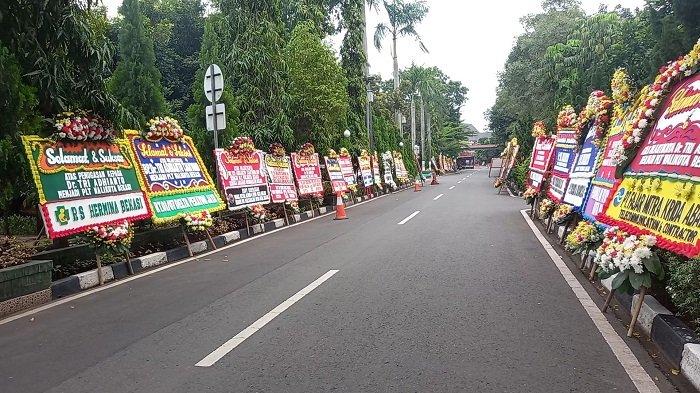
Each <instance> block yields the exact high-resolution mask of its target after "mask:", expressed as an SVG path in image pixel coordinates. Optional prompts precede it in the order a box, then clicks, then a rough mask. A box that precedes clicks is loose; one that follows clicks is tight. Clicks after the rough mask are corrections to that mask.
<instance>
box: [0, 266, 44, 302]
mask: <svg viewBox="0 0 700 393" xmlns="http://www.w3.org/2000/svg"><path fill="white" fill-rule="evenodd" d="M52 269H53V262H51V261H32V262H29V263H25V264H23V265H18V266H11V267H8V268H5V269H0V302H2V301H5V300H8V299H12V298H16V297H19V296H24V295H28V294H30V293H34V292H39V291H42V290H44V289H47V288H49V286H50V285H51V270H52Z"/></svg>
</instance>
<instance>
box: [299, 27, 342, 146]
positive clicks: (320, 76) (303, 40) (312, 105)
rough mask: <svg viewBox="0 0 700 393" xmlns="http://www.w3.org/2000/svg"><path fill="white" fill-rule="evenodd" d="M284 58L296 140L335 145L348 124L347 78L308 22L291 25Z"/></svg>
mask: <svg viewBox="0 0 700 393" xmlns="http://www.w3.org/2000/svg"><path fill="white" fill-rule="evenodd" d="M285 58H286V62H287V65H288V67H289V95H290V111H289V113H290V120H291V125H292V128H293V129H294V135H295V139H296V141H297V142H298V143H303V142H306V141H314V143H315V145H316V147H317V148H318V150H319V151H321V152H325V151H326V150H327V149H328V148H337V146H338V143H339V141H340V138H341V136H342V133H343V131H344V130H345V126H346V124H347V122H346V120H347V119H346V113H347V110H348V95H347V92H346V90H345V86H346V84H347V80H346V79H345V76H344V75H343V70H342V69H341V68H340V65H339V64H338V62H337V60H336V59H335V55H334V54H333V52H332V51H331V50H330V48H328V47H327V46H326V45H324V44H323V42H322V41H321V39H320V38H319V33H318V30H316V27H315V26H314V24H313V23H312V22H311V21H307V22H303V23H300V24H298V25H297V27H295V28H294V31H293V32H292V35H291V38H290V40H289V43H288V44H287V47H286V48H285Z"/></svg>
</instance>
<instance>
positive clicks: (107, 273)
mask: <svg viewBox="0 0 700 393" xmlns="http://www.w3.org/2000/svg"><path fill="white" fill-rule="evenodd" d="M407 188H408V187H403V188H399V189H397V190H396V191H394V192H400V191H403V190H406V189H407ZM384 194H388V192H380V193H378V196H379V195H384ZM375 198H376V197H375ZM375 198H369V197H365V196H361V197H357V198H356V200H357V203H359V202H363V201H368V200H370V199H375ZM349 205H350V206H351V205H354V203H352V202H351V203H349ZM332 211H335V206H320V207H318V208H317V209H314V210H309V211H305V212H301V213H298V214H292V215H290V216H289V223H290V224H296V223H299V222H302V221H306V220H309V219H311V218H314V217H318V216H320V215H323V214H326V213H329V212H332ZM285 226H287V224H286V223H285V220H284V218H278V219H275V220H272V221H269V222H266V223H262V224H254V225H251V226H250V236H249V235H248V231H247V230H246V229H238V230H235V231H231V232H227V233H223V234H221V235H217V236H212V240H213V241H214V244H215V245H216V247H217V248H219V247H222V246H225V245H228V244H231V243H234V242H237V241H239V240H243V239H247V238H249V237H253V236H255V235H258V234H261V233H265V232H268V231H272V230H275V229H279V228H282V227H285ZM190 249H191V250H192V254H193V255H197V254H201V253H204V252H207V251H214V250H213V249H212V248H211V244H210V243H209V241H208V240H201V241H198V242H193V243H191V244H190ZM189 257H190V256H189V253H188V252H187V247H185V246H181V247H177V248H173V249H170V250H166V251H158V252H154V253H151V254H147V255H142V256H140V257H138V258H133V259H131V260H130V262H131V266H132V268H133V270H134V275H136V274H137V273H138V272H141V271H143V270H147V269H151V268H153V267H156V266H160V265H164V264H168V263H172V262H176V261H179V260H182V259H186V258H189ZM102 275H103V278H104V282H105V283H107V282H110V281H114V280H118V279H120V278H124V277H127V276H129V273H128V269H127V266H126V262H118V263H115V264H112V265H108V266H103V267H102ZM98 285H99V281H98V277H97V269H92V270H88V271H86V272H82V273H77V274H74V275H71V276H69V277H66V278H62V279H60V280H57V281H54V282H52V283H51V287H50V292H51V300H56V299H59V298H62V297H66V296H70V295H73V294H76V293H78V292H81V291H83V290H86V289H90V288H93V287H96V286H98Z"/></svg>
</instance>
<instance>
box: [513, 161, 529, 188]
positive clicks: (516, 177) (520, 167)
mask: <svg viewBox="0 0 700 393" xmlns="http://www.w3.org/2000/svg"><path fill="white" fill-rule="evenodd" d="M529 167H530V159H529V158H528V159H526V160H523V161H520V162H519V163H517V164H516V165H515V167H514V168H513V169H511V171H510V180H512V181H513V183H514V185H515V188H516V190H517V191H523V190H524V189H525V183H526V179H527V172H528V171H529Z"/></svg>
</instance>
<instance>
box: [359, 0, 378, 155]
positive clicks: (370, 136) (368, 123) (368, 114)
mask: <svg viewBox="0 0 700 393" xmlns="http://www.w3.org/2000/svg"><path fill="white" fill-rule="evenodd" d="M360 1H362V26H363V28H362V49H363V50H364V56H365V65H364V67H363V73H364V77H365V89H366V94H367V97H366V103H365V127H367V142H368V143H369V150H370V152H371V151H374V149H375V147H374V132H373V131H374V130H373V129H372V101H373V99H374V95H373V94H372V88H371V86H370V83H369V52H368V50H367V12H366V10H365V1H364V0H360Z"/></svg>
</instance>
